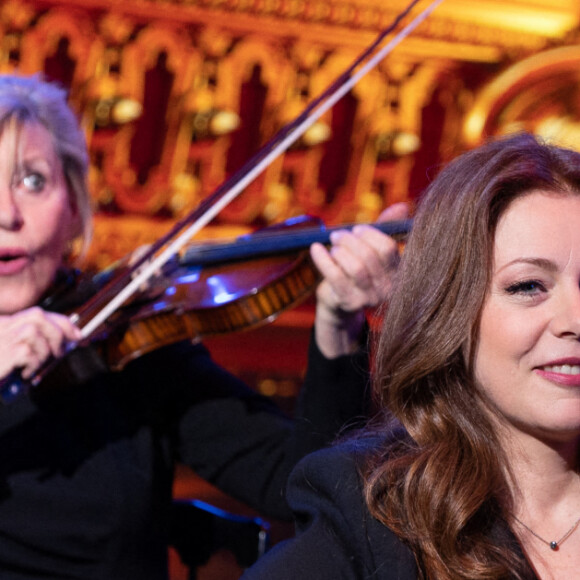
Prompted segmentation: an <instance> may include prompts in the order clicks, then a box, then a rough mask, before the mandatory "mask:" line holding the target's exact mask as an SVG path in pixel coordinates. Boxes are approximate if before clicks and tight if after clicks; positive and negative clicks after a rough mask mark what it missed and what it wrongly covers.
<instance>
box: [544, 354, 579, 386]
mask: <svg viewBox="0 0 580 580" xmlns="http://www.w3.org/2000/svg"><path fill="white" fill-rule="evenodd" d="M535 371H536V372H537V373H538V374H539V375H540V376H541V377H543V378H545V379H547V380H549V381H551V382H553V383H558V384H559V385H565V386H570V387H579V386H580V360H578V359H568V360H564V361H558V362H554V363H551V364H548V365H543V366H541V367H537V368H536V369H535Z"/></svg>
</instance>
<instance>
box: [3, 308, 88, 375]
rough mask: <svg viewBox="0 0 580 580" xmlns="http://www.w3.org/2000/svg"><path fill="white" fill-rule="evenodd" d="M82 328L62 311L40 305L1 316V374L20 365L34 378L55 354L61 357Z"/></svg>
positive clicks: (23, 371)
mask: <svg viewBox="0 0 580 580" xmlns="http://www.w3.org/2000/svg"><path fill="white" fill-rule="evenodd" d="M80 339H81V331H80V330H79V329H78V328H77V327H76V326H75V325H74V324H72V322H71V321H70V320H69V319H68V318H67V317H66V316H64V315H62V314H56V313H53V312H46V311H44V310H42V309H41V308H38V307H32V308H28V309H26V310H22V311H20V312H17V313H16V314H10V315H3V316H0V378H4V377H6V376H8V375H9V374H10V373H11V372H12V371H14V370H17V369H19V370H20V371H21V373H22V378H24V379H29V378H31V377H32V376H33V375H34V374H35V373H36V371H38V370H39V369H40V367H41V366H42V365H43V363H45V362H46V360H48V359H49V358H50V357H51V356H54V357H59V356H62V355H63V354H64V352H65V349H66V346H67V344H68V343H71V342H77V341H79V340H80Z"/></svg>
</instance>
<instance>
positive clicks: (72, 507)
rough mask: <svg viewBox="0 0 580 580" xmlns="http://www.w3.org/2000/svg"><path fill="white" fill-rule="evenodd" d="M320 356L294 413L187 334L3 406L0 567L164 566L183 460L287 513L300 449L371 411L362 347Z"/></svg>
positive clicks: (156, 570) (46, 575) (92, 569)
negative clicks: (113, 369) (108, 369)
mask: <svg viewBox="0 0 580 580" xmlns="http://www.w3.org/2000/svg"><path fill="white" fill-rule="evenodd" d="M79 356H80V355H79ZM309 364H310V370H309V373H308V376H307V378H306V380H305V384H304V387H303V389H302V393H301V397H300V402H299V415H300V417H299V418H298V419H297V420H296V421H294V422H293V421H291V420H289V419H288V418H287V417H286V416H284V415H282V414H281V413H280V412H279V411H278V410H277V408H276V407H275V406H274V405H273V404H272V403H271V402H270V401H269V400H268V399H266V398H264V397H262V396H259V395H257V394H256V393H255V392H254V391H252V390H251V389H249V388H247V387H246V386H245V385H244V384H243V383H242V382H240V381H239V380H237V379H236V378H235V377H233V376H232V375H230V374H228V373H227V372H226V371H224V370H223V369H221V368H220V367H218V366H217V365H216V364H215V363H214V362H213V361H212V360H211V358H210V356H209V354H208V352H207V351H206V349H205V348H204V347H203V346H199V345H198V346H193V345H191V344H189V343H179V344H176V345H172V346H170V347H165V348H163V349H159V350H157V351H155V352H153V353H151V354H149V355H146V356H144V357H142V358H140V359H137V360H135V361H134V362H133V363H131V364H129V365H128V366H127V367H126V368H125V369H124V370H123V371H122V372H120V373H97V374H96V376H93V377H92V378H89V379H88V380H85V381H82V382H81V384H78V385H75V386H74V387H70V386H64V387H63V386H62V385H57V388H53V387H51V388H49V387H47V388H43V385H41V387H39V388H38V389H37V390H35V391H34V392H33V396H32V398H29V397H22V398H19V399H17V400H16V401H15V402H14V403H12V404H11V405H9V406H4V407H1V408H0V578H2V580H22V579H32V578H34V579H40V578H42V579H53V580H67V579H79V580H80V579H82V580H97V579H98V580H133V579H136V580H137V579H138V580H149V579H155V580H159V579H162V578H166V577H167V534H168V518H169V511H170V506H171V494H172V483H173V472H174V465H175V463H176V462H183V463H185V464H187V465H189V466H190V467H192V468H193V469H194V470H195V471H196V472H197V473H198V474H199V475H201V476H202V477H204V478H206V479H207V480H208V481H210V482H212V483H213V484H215V485H216V486H218V487H219V488H221V489H222V490H224V491H225V492H226V493H228V494H231V495H232V496H234V497H236V498H237V499H240V500H242V501H244V502H246V503H247V504H249V505H250V506H252V507H255V508H256V509H258V510H260V511H262V512H263V513H265V514H268V515H271V516H274V517H278V518H284V517H290V513H289V510H288V508H287V506H286V502H285V499H284V497H283V489H284V488H285V483H286V479H287V476H288V474H289V472H290V470H291V469H292V467H293V466H294V464H295V463H296V461H297V460H298V459H299V458H300V457H301V456H303V455H304V454H306V453H307V452H310V451H312V450H313V449H316V448H318V447H320V446H322V445H324V444H325V443H327V442H328V441H329V440H330V439H332V437H333V435H334V433H336V431H337V430H338V429H339V427H340V426H341V425H342V424H343V423H344V422H345V421H347V420H351V419H353V418H354V417H356V416H357V415H360V414H362V413H363V412H364V401H365V398H364V397H363V396H362V391H363V390H364V389H365V386H366V381H367V379H366V376H367V374H366V356H365V355H364V353H360V354H359V355H357V356H354V357H343V358H341V359H338V360H336V361H327V360H326V359H324V357H323V356H322V355H321V354H320V353H319V352H318V351H317V349H316V348H315V347H314V346H311V349H310V363H309Z"/></svg>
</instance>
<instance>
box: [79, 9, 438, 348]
mask: <svg viewBox="0 0 580 580" xmlns="http://www.w3.org/2000/svg"><path fill="white" fill-rule="evenodd" d="M417 2H418V0H413V2H411V4H410V5H409V7H408V8H407V9H406V11H404V12H403V13H402V14H403V15H404V14H406V13H407V12H408V11H409V10H410V9H411V8H412V7H413V6H414V5H415V4H416V3H417ZM441 2H443V0H434V1H433V2H432V3H431V4H430V5H429V6H427V8H426V9H425V10H424V11H423V12H421V13H420V14H418V15H417V16H416V17H415V18H414V19H413V20H412V21H411V22H410V23H409V24H407V25H406V26H405V27H404V28H403V29H402V30H401V31H400V32H399V33H398V34H396V35H395V36H394V37H393V38H392V39H391V40H390V41H389V42H388V43H387V44H386V45H385V46H384V47H383V48H382V49H381V50H379V51H378V52H377V53H376V54H375V55H374V56H373V57H372V58H371V59H370V60H369V61H368V62H367V63H366V64H364V65H363V66H361V67H360V69H359V70H357V71H356V72H354V73H353V74H352V75H351V76H350V78H348V80H347V81H346V82H345V83H343V84H341V85H340V86H339V88H338V89H337V90H336V91H335V92H334V93H333V94H332V95H330V96H329V97H328V98H327V99H326V100H324V102H322V103H319V102H318V99H317V100H316V101H315V102H314V105H315V106H314V107H307V109H306V111H305V112H308V113H312V114H311V115H310V116H306V118H304V119H303V120H301V122H299V123H296V121H299V120H300V119H302V118H303V116H304V114H303V115H301V116H300V117H298V119H297V120H296V121H295V123H296V126H293V127H292V128H291V130H290V131H289V132H288V133H286V134H284V135H283V138H282V139H281V141H280V142H279V143H278V145H277V146H276V147H275V148H274V149H272V150H271V151H270V152H268V154H267V155H265V156H263V157H262V159H261V160H260V161H259V163H257V164H256V165H255V166H254V167H253V168H252V169H251V170H250V171H249V172H247V173H246V174H245V175H244V176H243V177H241V178H240V179H239V180H237V181H236V183H235V184H234V185H233V186H232V187H231V188H230V189H229V190H227V191H226V192H225V193H224V194H223V195H222V197H221V198H220V199H218V200H217V201H215V202H214V203H213V204H212V205H211V206H210V207H209V209H208V210H207V211H205V213H203V214H202V215H201V216H200V217H199V218H198V219H196V220H195V221H194V222H193V223H192V224H191V225H190V226H189V227H188V228H187V229H185V230H184V231H183V232H182V233H181V234H180V235H179V236H177V237H176V238H175V239H174V240H173V241H172V242H171V243H170V244H169V245H167V246H166V248H165V249H163V250H162V251H161V252H160V253H159V254H158V255H157V256H156V257H154V258H152V259H151V260H150V261H149V262H148V263H147V264H145V265H143V267H142V268H141V269H140V270H139V271H138V272H137V273H136V274H135V275H134V277H133V278H132V279H131V281H130V282H129V283H128V284H127V285H126V286H125V287H124V288H123V289H122V290H121V291H120V292H118V293H117V294H116V296H114V297H113V298H112V299H111V300H110V301H109V302H108V303H107V304H105V306H104V307H103V308H102V309H101V310H100V311H99V312H97V313H96V314H95V315H94V316H93V317H92V319H90V320H89V321H88V322H87V323H86V324H85V325H84V326H83V327H82V328H81V334H82V336H83V338H87V337H89V336H90V335H91V334H92V333H93V332H94V331H95V330H97V328H98V327H99V326H101V324H102V323H103V322H104V321H105V320H107V318H109V316H111V314H113V313H114V312H115V311H116V310H117V309H118V308H119V307H120V306H121V305H122V304H123V303H124V302H125V301H126V300H127V299H129V298H130V297H131V296H132V295H133V294H134V293H135V292H136V291H137V290H138V289H139V288H140V287H141V286H142V285H143V284H144V283H145V282H146V281H147V280H148V279H149V278H151V277H152V276H153V275H154V274H155V272H157V271H159V270H160V269H161V268H162V266H163V265H164V264H165V263H166V262H167V261H168V260H169V259H171V258H172V257H173V256H174V255H175V254H176V253H177V252H178V251H179V250H180V249H181V248H182V247H183V246H184V245H185V244H186V243H187V242H188V241H189V240H191V238H192V237H193V236H194V235H195V234H196V233H197V232H199V231H200V230H201V229H202V228H203V227H204V226H206V225H207V224H208V223H209V222H210V221H211V220H212V219H214V218H215V217H216V216H217V215H218V213H219V212H220V211H221V210H222V209H223V208H224V207H226V206H227V205H228V204H229V203H231V201H233V199H235V198H236V197H237V196H238V195H239V194H240V193H241V191H242V190H243V189H245V188H246V187H247V186H248V185H249V184H250V183H251V182H252V181H253V180H254V179H255V178H256V177H257V176H258V175H259V174H260V173H262V172H263V171H264V170H265V169H266V167H268V166H269V165H270V164H271V163H272V161H273V160H274V159H275V158H276V157H278V156H279V155H280V154H281V153H282V152H284V151H285V150H286V149H287V148H288V147H289V146H290V145H292V143H294V142H295V141H296V140H297V139H298V138H299V137H300V136H301V135H303V134H304V132H305V131H306V130H307V129H308V128H309V127H310V126H311V125H313V124H314V122H315V121H316V120H318V119H319V118H320V117H321V116H322V115H323V114H324V113H325V112H326V111H328V110H329V109H330V108H331V107H332V106H334V105H335V104H336V102H338V101H339V100H340V99H341V98H342V97H343V96H344V95H345V94H346V93H347V92H348V91H349V90H350V89H351V88H352V87H353V86H354V85H355V84H356V83H357V82H358V81H359V80H360V79H361V78H362V77H363V76H364V75H366V74H367V73H368V72H369V71H370V70H371V69H373V68H374V67H375V66H376V65H377V64H378V63H379V62H380V61H381V60H383V59H384V58H385V57H386V56H387V54H388V53H389V52H391V51H392V50H393V49H394V48H395V46H397V45H398V44H399V43H400V42H401V41H402V40H404V38H406V37H407V36H408V35H409V34H410V33H411V32H412V31H413V30H414V29H415V28H416V27H417V26H418V25H419V24H421V22H423V21H424V20H425V19H426V18H427V17H428V16H429V15H430V14H431V12H432V11H433V10H434V9H435V8H436V7H437V6H438V5H439V4H441ZM401 17H402V16H401V15H400V16H399V18H398V19H397V21H396V22H398V21H399V20H400V18H401ZM392 28H393V27H392V26H391V27H389V29H390V30H392ZM385 34H386V32H383V33H381V35H380V36H379V38H378V39H377V41H375V42H374V43H373V45H371V48H374V47H375V46H376V45H377V44H378V43H379V42H380V41H381V40H382V39H383V38H384V36H385ZM368 53H369V50H368V49H367V50H366V51H365V53H363V55H362V57H364V56H366V55H368ZM362 57H359V58H358V59H356V61H355V63H354V65H353V67H356V66H358V64H360V61H361V59H362ZM353 67H351V68H350V69H349V71H350V70H351V69H352V68H353ZM324 94H325V93H324ZM311 109H314V110H312V111H311ZM292 125H294V123H293V124H292ZM218 192H219V193H220V194H221V191H220V190H219V189H218ZM218 192H216V193H218ZM210 197H211V198H212V200H213V197H214V196H210ZM148 258H149V255H147V258H144V259H143V261H145V259H148ZM141 263H142V262H138V264H139V265H141Z"/></svg>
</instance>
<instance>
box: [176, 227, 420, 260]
mask: <svg viewBox="0 0 580 580" xmlns="http://www.w3.org/2000/svg"><path fill="white" fill-rule="evenodd" d="M412 223H413V220H412V219H406V220H399V221H392V222H377V223H373V224H372V226H373V227H374V228H377V229H378V230H380V231H382V232H384V233H385V234H387V235H389V236H392V237H394V238H395V239H402V238H404V237H405V236H406V234H408V233H409V231H410V230H411V225H412ZM355 225H358V224H350V225H341V226H336V227H330V228H324V227H322V228H320V227H307V228H295V229H291V230H290V231H285V232H283V233H282V232H280V231H276V232H275V233H274V232H268V231H267V230H265V231H263V232H257V233H254V234H250V235H247V236H242V237H239V238H237V239H235V240H234V241H233V242H228V243H224V244H220V243H207V244H195V245H193V246H191V247H189V248H188V249H187V250H186V251H185V253H184V255H183V256H182V257H181V258H180V260H179V262H180V264H181V265H182V266H196V265H199V266H206V265H213V264H221V263H227V262H237V261H240V260H250V259H253V258H261V257H265V256H271V255H277V254H285V253H291V252H296V251H299V250H305V249H307V248H309V247H310V246H311V245H312V244H313V243H315V242H319V243H321V244H329V243H330V234H331V233H332V232H334V231H337V230H351V229H352V228H353V227H354V226H355Z"/></svg>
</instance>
